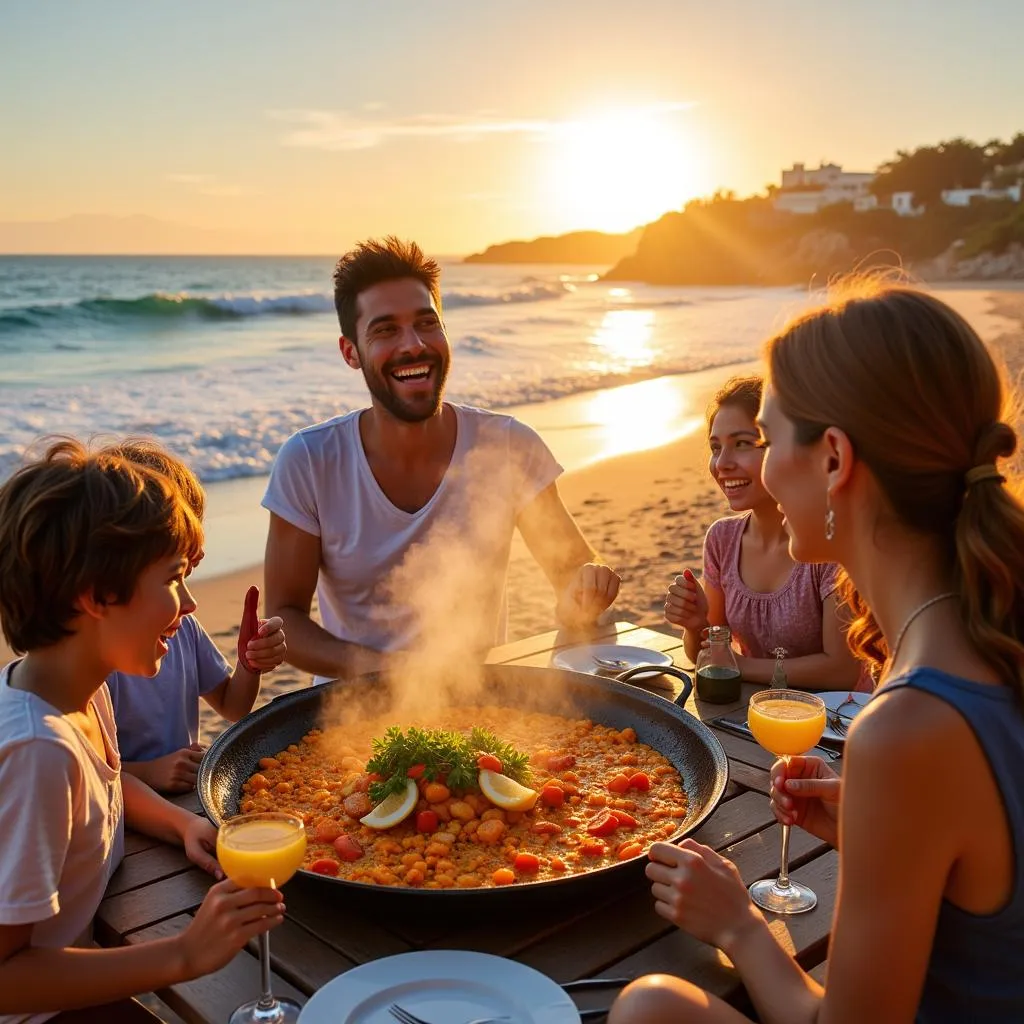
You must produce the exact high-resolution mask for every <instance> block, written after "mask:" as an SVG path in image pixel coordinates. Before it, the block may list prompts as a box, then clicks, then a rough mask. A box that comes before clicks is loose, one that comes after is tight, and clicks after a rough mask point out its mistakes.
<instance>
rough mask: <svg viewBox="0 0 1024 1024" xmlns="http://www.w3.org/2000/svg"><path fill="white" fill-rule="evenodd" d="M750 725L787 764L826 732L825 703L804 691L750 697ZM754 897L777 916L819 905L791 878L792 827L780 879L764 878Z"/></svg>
mask: <svg viewBox="0 0 1024 1024" xmlns="http://www.w3.org/2000/svg"><path fill="white" fill-rule="evenodd" d="M747 725H749V726H750V731H751V732H752V733H753V735H754V739H755V740H757V742H758V743H760V744H761V746H762V747H764V749H765V750H767V751H769V752H770V753H772V754H775V756H776V757H781V758H782V759H783V760H784V761H786V763H787V764H788V763H789V759H790V758H791V757H793V756H794V755H795V754H805V753H807V751H808V750H810V749H811V748H812V747H813V746H815V744H816V743H817V742H818V740H820V739H821V734H822V733H823V732H824V731H825V703H824V701H822V699H821V698H820V697H816V696H815V695H814V694H813V693H804V692H803V691H802V690H761V691H760V693H755V694H754V695H753V696H752V697H751V698H750V703H749V705H748V706H747ZM750 898H751V899H752V900H753V901H754V902H755V903H756V904H757V905H758V906H759V907H760V908H761V909H762V910H770V911H772V912H773V913H775V914H799V913H802V912H803V911H805V910H812V909H813V908H814V906H815V905H816V904H817V902H818V897H817V896H815V895H814V891H813V890H812V889H810V888H808V887H807V886H806V885H802V884H801V883H800V882H794V881H793V880H792V879H791V878H790V877H789V826H788V825H783V826H782V866H781V868H780V870H779V877H778V878H776V879H771V878H764V879H761V881H759V882H755V883H754V884H753V885H752V886H751V887H750Z"/></svg>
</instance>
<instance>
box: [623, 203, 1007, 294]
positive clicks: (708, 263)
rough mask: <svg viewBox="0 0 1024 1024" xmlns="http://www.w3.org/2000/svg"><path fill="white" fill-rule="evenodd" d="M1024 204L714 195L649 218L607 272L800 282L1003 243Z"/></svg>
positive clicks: (662, 280) (674, 280)
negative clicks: (899, 204) (821, 202)
mask: <svg viewBox="0 0 1024 1024" xmlns="http://www.w3.org/2000/svg"><path fill="white" fill-rule="evenodd" d="M1022 209H1024V207H1021V206H1020V205H1019V204H1016V203H1013V202H1009V201H1001V200H1000V201H986V202H984V203H979V204H976V205H973V206H969V207H958V206H944V205H937V206H933V207H929V208H927V209H926V210H925V212H924V213H923V214H922V215H921V216H919V217H900V216H898V215H897V214H896V213H894V212H893V211H892V210H885V209H880V210H869V211H867V212H864V213H857V212H855V211H854V209H853V207H852V206H851V205H850V204H849V203H841V204H836V205H835V206H826V207H825V208H824V209H822V210H820V211H819V212H818V213H816V214H805V215H798V214H792V213H782V212H779V211H777V210H775V209H773V208H772V204H771V201H770V200H769V199H766V198H763V197H756V198H753V199H733V198H728V197H716V198H714V199H710V200H700V201H696V202H693V203H690V204H689V205H688V206H687V207H686V209H685V210H684V211H683V212H682V213H668V214H665V216H663V217H662V218H661V219H660V220H657V221H655V222H654V223H653V224H650V225H648V227H647V229H646V230H645V231H644V234H643V237H642V238H641V240H640V243H639V245H638V246H637V250H636V252H635V253H634V254H633V255H631V256H627V257H625V258H624V259H622V260H620V261H619V262H618V263H617V264H616V265H615V266H614V267H613V268H612V269H611V270H610V271H608V273H607V274H605V275H604V276H605V280H609V281H646V282H648V283H649V284H699V285H712V284H720V285H729V284H734V285H739V284H795V283H802V282H807V281H810V280H812V279H818V280H820V279H823V278H828V277H831V276H833V275H835V274H841V273H845V272H848V271H850V270H853V269H855V268H857V267H861V268H863V267H865V266H867V265H879V264H888V265H894V264H900V265H912V266H918V265H921V264H924V263H926V262H927V261H931V260H934V259H936V258H937V257H939V256H942V255H943V254H944V253H946V252H947V251H948V250H949V249H950V248H951V247H953V246H955V245H958V244H962V251H963V252H964V254H965V255H967V254H970V255H972V256H973V255H977V253H978V252H980V251H983V250H984V249H987V250H991V251H1001V249H1003V248H1005V247H1006V246H1007V245H1009V244H1010V243H1011V242H1012V241H1014V240H1015V238H1019V237H1020V233H1021V229H1022V227H1024V223H1022V222H1024V218H1022V217H1021V210H1022ZM1015 231H1016V234H1015Z"/></svg>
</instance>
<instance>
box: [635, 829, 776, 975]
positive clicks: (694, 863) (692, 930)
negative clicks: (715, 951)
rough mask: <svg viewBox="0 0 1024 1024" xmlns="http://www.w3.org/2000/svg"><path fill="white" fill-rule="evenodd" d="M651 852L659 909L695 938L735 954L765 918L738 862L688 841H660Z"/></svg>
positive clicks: (650, 869) (650, 870) (649, 872)
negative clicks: (749, 891)
mask: <svg viewBox="0 0 1024 1024" xmlns="http://www.w3.org/2000/svg"><path fill="white" fill-rule="evenodd" d="M647 855H648V857H649V858H650V863H649V864H648V865H647V877H648V878H649V879H650V880H651V882H652V883H653V884H652V886H651V893H652V895H653V896H654V901H655V902H654V909H655V911H657V913H658V914H660V915H661V916H662V917H664V918H665V919H666V920H668V921H671V922H672V923H673V924H674V925H676V926H677V927H679V928H681V929H682V930H683V931H685V932H687V933H688V934H690V935H692V936H694V938H697V939H700V940H701V941H702V942H707V943H710V944H711V945H712V946H717V947H718V948H719V949H721V950H722V951H723V952H724V953H726V955H730V954H729V951H730V949H732V948H734V947H735V945H736V943H737V942H738V941H740V940H741V939H742V937H743V936H744V935H745V934H746V933H747V931H748V930H749V929H751V928H753V927H754V926H755V925H757V924H758V923H759V922H760V921H761V920H762V917H761V914H760V912H759V911H758V910H757V908H756V907H754V905H753V903H751V901H750V894H749V893H748V892H747V887H746V886H745V885H744V884H743V879H742V878H741V877H740V873H739V870H738V869H737V867H736V865H735V864H733V862H732V861H731V860H727V859H726V858H725V857H723V856H721V854H718V853H716V852H715V851H714V850H712V849H711V848H710V847H708V846H703V845H701V844H700V843H697V842H694V840H692V839H684V840H683V841H682V842H681V843H680V844H679V845H678V846H673V845H672V844H670V843H655V844H654V845H653V846H652V847H651V849H650V850H649V851H648V854H647Z"/></svg>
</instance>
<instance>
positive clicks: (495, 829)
mask: <svg viewBox="0 0 1024 1024" xmlns="http://www.w3.org/2000/svg"><path fill="white" fill-rule="evenodd" d="M506 828H507V826H506V825H505V822H503V821H502V820H501V819H500V818H489V819H488V820H487V821H482V822H481V823H480V826H479V828H477V830H476V835H477V838H478V839H479V840H480V842H481V843H486V844H487V845H488V846H494V845H495V843H497V842H499V841H500V840H501V837H502V836H503V835H504V834H505V831H506Z"/></svg>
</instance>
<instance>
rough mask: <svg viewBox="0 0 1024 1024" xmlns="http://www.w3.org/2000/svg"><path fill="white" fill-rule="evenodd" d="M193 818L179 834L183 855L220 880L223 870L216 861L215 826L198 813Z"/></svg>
mask: <svg viewBox="0 0 1024 1024" xmlns="http://www.w3.org/2000/svg"><path fill="white" fill-rule="evenodd" d="M193 818H194V819H195V820H193V821H190V822H189V823H188V825H186V826H185V831H184V832H182V834H181V842H182V845H183V846H184V847H185V856H186V857H188V859H189V860H190V861H192V863H193V864H195V865H196V867H199V868H202V869H203V870H204V871H205V872H206V873H207V874H208V875H213V877H214V878H216V879H217V880H218V881H220V880H221V879H222V878H223V877H224V872H223V871H222V870H221V867H220V865H219V864H218V863H217V856H216V854H217V826H216V825H214V824H212V823H211V822H209V821H207V820H206V818H203V817H200V816H199V815H198V814H195V815H193Z"/></svg>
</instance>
